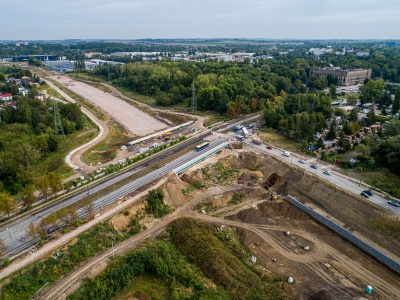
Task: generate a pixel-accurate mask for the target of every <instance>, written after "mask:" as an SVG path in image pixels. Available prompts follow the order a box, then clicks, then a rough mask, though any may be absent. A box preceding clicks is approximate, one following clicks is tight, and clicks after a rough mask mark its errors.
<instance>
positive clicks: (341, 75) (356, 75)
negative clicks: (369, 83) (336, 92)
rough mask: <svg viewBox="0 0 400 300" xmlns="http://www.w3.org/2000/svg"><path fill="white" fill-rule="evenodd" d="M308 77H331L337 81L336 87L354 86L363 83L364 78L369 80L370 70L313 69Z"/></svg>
mask: <svg viewBox="0 0 400 300" xmlns="http://www.w3.org/2000/svg"><path fill="white" fill-rule="evenodd" d="M310 75H314V76H318V77H325V78H326V77H327V76H328V75H331V76H333V77H334V78H336V79H337V81H338V85H355V84H360V83H363V82H364V80H365V79H366V78H370V77H371V69H341V68H338V67H329V68H313V69H311V74H310Z"/></svg>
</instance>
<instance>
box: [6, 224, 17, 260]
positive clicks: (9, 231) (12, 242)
mask: <svg viewBox="0 0 400 300" xmlns="http://www.w3.org/2000/svg"><path fill="white" fill-rule="evenodd" d="M7 231H8V234H9V235H10V239H11V245H12V247H13V255H14V254H15V245H14V241H13V238H12V235H11V230H10V229H8V227H7Z"/></svg>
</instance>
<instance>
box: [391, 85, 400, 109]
mask: <svg viewBox="0 0 400 300" xmlns="http://www.w3.org/2000/svg"><path fill="white" fill-rule="evenodd" d="M399 110H400V87H398V88H397V89H396V93H395V96H394V100H393V107H392V115H395V114H397V113H398V111H399Z"/></svg>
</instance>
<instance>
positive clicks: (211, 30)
mask: <svg viewBox="0 0 400 300" xmlns="http://www.w3.org/2000/svg"><path fill="white" fill-rule="evenodd" d="M1 2H2V4H1V13H2V24H1V25H0V40H62V39H75V38H76V39H138V38H266V39H268V38H271V39H284V38H288V39H400V17H399V15H400V1H399V0H335V1H330V0H185V1H184V0H114V1H112V0H68V1H66V0H35V1H32V0H14V1H1Z"/></svg>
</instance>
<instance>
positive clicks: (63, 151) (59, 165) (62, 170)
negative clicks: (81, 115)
mask: <svg viewBox="0 0 400 300" xmlns="http://www.w3.org/2000/svg"><path fill="white" fill-rule="evenodd" d="M86 126H87V128H89V129H85V130H82V131H79V132H77V133H74V134H72V135H69V136H68V137H67V138H66V139H65V140H64V139H63V140H62V141H61V143H60V145H59V146H58V150H57V151H56V152H53V153H50V154H48V155H47V156H46V157H45V159H43V160H41V161H40V163H39V164H38V165H37V166H35V173H37V174H46V173H48V172H50V171H54V172H56V173H57V174H60V175H61V176H62V177H63V178H65V177H68V176H70V175H72V174H73V173H74V172H73V170H72V169H71V168H70V167H69V166H68V165H67V164H66V163H65V157H66V156H67V154H68V153H69V152H70V151H72V150H73V149H75V148H78V147H79V146H81V145H83V144H85V143H87V142H88V141H90V140H92V139H94V138H95V137H96V136H97V135H98V134H99V131H98V130H96V128H95V127H93V125H92V124H91V123H89V122H88V123H87V125H86Z"/></svg>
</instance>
